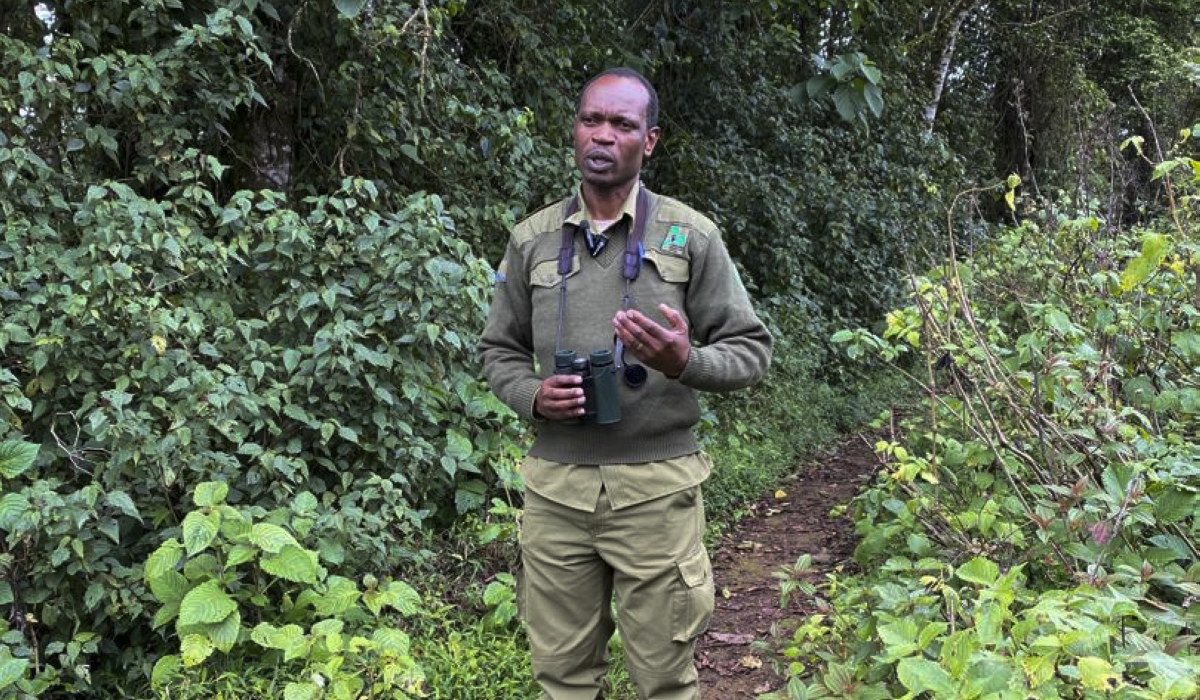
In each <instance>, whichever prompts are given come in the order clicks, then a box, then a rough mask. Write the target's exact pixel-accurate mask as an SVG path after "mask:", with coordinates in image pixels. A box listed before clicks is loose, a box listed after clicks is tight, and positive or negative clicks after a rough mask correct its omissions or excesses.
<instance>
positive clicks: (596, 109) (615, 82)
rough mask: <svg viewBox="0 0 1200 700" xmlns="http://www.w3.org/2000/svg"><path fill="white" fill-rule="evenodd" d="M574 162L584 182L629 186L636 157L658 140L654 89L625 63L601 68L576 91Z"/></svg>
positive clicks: (602, 186)
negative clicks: (606, 68)
mask: <svg viewBox="0 0 1200 700" xmlns="http://www.w3.org/2000/svg"><path fill="white" fill-rule="evenodd" d="M572 134H573V137H574V141H575V164H576V165H577V166H578V167H579V172H580V173H581V174H582V175H583V181H584V184H585V185H586V186H590V187H592V188H595V189H597V190H613V189H620V188H625V187H629V186H632V184H633V183H634V182H635V181H636V180H637V178H638V174H639V173H640V172H641V169H642V160H643V159H644V158H646V157H648V156H649V155H650V153H651V152H652V151H653V150H654V145H655V144H656V143H658V135H659V129H658V94H657V93H656V92H655V90H654V86H653V85H651V84H650V81H648V80H646V78H645V77H643V76H642V75H641V74H640V73H638V72H637V71H635V70H632V69H629V68H614V69H611V70H607V71H604V72H603V73H601V74H600V75H597V76H596V77H595V78H592V79H591V80H590V81H588V83H587V85H586V86H584V88H583V92H582V93H581V94H580V95H579V103H578V106H577V108H576V110H575V123H574V128H573V129H572Z"/></svg>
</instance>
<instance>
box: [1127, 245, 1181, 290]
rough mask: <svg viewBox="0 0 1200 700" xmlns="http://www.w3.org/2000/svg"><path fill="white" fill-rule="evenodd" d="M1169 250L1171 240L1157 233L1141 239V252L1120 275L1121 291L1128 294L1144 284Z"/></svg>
mask: <svg viewBox="0 0 1200 700" xmlns="http://www.w3.org/2000/svg"><path fill="white" fill-rule="evenodd" d="M1170 250H1171V239H1170V238H1169V237H1167V236H1164V235H1162V234H1158V233H1151V234H1148V235H1147V236H1146V237H1145V238H1143V239H1142V252H1141V254H1140V255H1138V256H1137V257H1136V258H1134V259H1133V260H1131V261H1130V262H1129V264H1128V265H1126V266H1125V270H1124V271H1123V272H1122V273H1121V291H1123V292H1128V291H1131V290H1132V289H1133V288H1134V287H1136V286H1138V285H1139V284H1141V283H1142V282H1145V281H1146V280H1147V279H1148V278H1149V277H1150V275H1151V274H1153V273H1154V271H1155V270H1157V269H1158V265H1159V263H1161V262H1162V260H1163V258H1164V257H1166V255H1167V253H1168V252H1170Z"/></svg>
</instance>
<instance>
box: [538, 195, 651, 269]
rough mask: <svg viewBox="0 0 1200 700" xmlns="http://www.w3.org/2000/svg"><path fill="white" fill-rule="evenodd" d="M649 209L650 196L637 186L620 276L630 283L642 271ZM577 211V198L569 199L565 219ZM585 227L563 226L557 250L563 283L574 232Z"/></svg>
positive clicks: (571, 250)
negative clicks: (643, 243)
mask: <svg viewBox="0 0 1200 700" xmlns="http://www.w3.org/2000/svg"><path fill="white" fill-rule="evenodd" d="M649 208H650V195H648V194H647V193H646V188H645V187H644V186H641V185H639V186H638V193H637V204H636V205H635V208H634V221H633V226H632V227H631V228H630V229H629V235H628V236H626V237H625V260H624V264H623V265H622V266H621V274H622V275H623V276H624V277H625V279H626V280H628V281H630V282H632V281H634V280H636V279H637V278H638V273H640V272H641V271H642V238H643V237H644V236H645V234H646V210H647V209H649ZM577 211H579V197H577V196H576V197H571V201H569V202H567V218H570V217H571V216H572V215H574V214H575V212H577ZM586 227H587V221H583V222H581V223H580V224H579V225H578V226H576V225H574V224H571V223H564V224H563V227H562V243H561V245H560V246H559V249H558V274H559V276H560V277H562V278H563V280H564V281H565V280H566V277H567V274H568V273H570V272H571V259H572V258H573V257H574V254H575V232H576V231H584V230H586Z"/></svg>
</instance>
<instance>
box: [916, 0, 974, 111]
mask: <svg viewBox="0 0 1200 700" xmlns="http://www.w3.org/2000/svg"><path fill="white" fill-rule="evenodd" d="M980 2H982V0H968V2H967V3H966V4H964V5H963V7H962V9H961V10H959V11H958V14H957V15H955V17H954V21H953V22H951V23H950V29H949V31H948V32H946V45H945V46H944V47H943V48H942V57H941V59H939V60H938V65H937V74H936V75H935V76H934V80H933V97H932V98H931V99H930V100H929V104H928V105H926V106H925V127H926V128H927V129H928V130H929V131H933V123H934V121H935V120H936V119H937V113H938V105H940V104H941V102H942V90H944V89H945V87H946V76H947V75H948V74H949V73H950V63H951V61H953V60H954V47H955V45H956V44H957V43H958V32H959V30H961V29H962V25H963V22H965V21H966V19H967V15H969V14H971V11H972V10H974V9H975V8H976V7H979V4H980Z"/></svg>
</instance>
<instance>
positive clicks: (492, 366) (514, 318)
mask: <svg viewBox="0 0 1200 700" xmlns="http://www.w3.org/2000/svg"><path fill="white" fill-rule="evenodd" d="M526 267H527V265H526V263H525V260H524V256H523V252H522V250H521V248H520V247H519V246H518V245H516V244H515V243H514V242H513V240H512V239H510V240H509V243H508V249H507V250H506V251H505V253H504V259H503V260H502V261H501V262H500V267H499V268H498V269H497V272H496V284H495V287H494V292H493V294H492V305H491V308H490V309H489V311H488V319H487V325H486V326H485V327H484V329H483V334H482V335H481V336H480V339H479V346H478V351H479V357H480V360H481V361H482V363H483V373H484V376H485V377H486V378H487V382H488V386H490V387H491V389H492V391H493V392H494V393H495V394H496V396H498V397H499V398H500V400H501V401H503V402H504V403H505V404H506V405H507V406H508V407H509V408H511V409H513V410H514V411H516V412H517V415H519V416H521V417H522V418H525V419H528V420H532V419H533V418H534V415H533V402H534V398H535V397H536V395H537V390H538V388H539V387H541V385H542V379H541V378H540V377H538V375H537V373H536V372H535V371H534V360H533V358H534V350H533V336H532V327H531V323H532V321H531V315H532V304H531V299H530V294H529V275H528V274H527V273H526Z"/></svg>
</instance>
